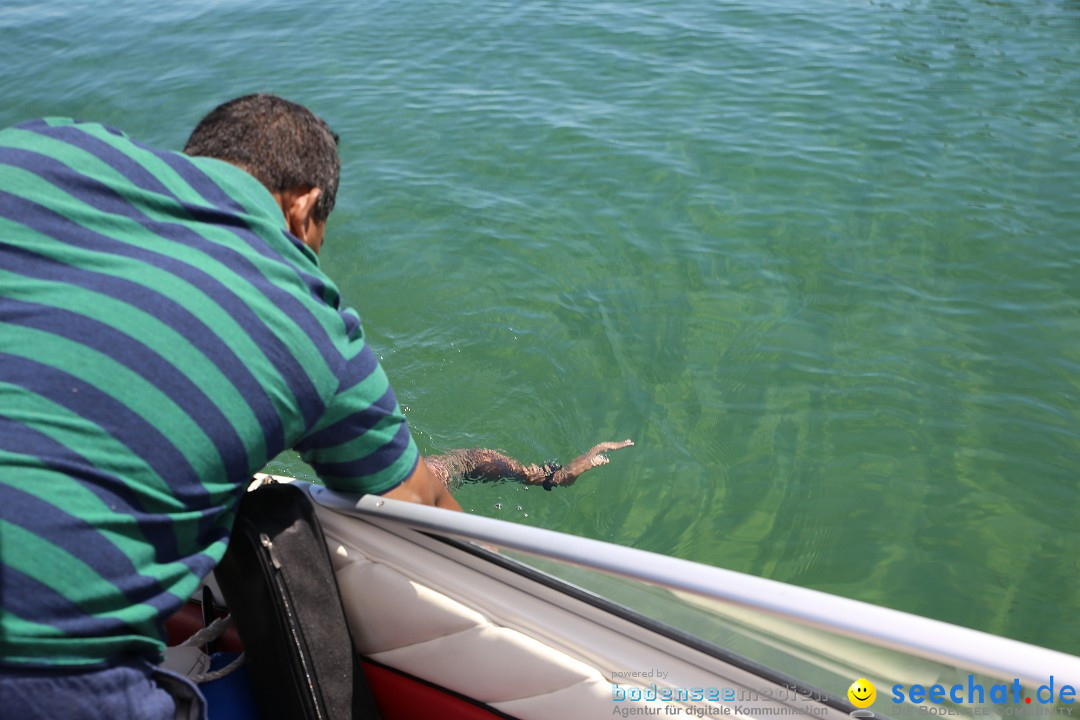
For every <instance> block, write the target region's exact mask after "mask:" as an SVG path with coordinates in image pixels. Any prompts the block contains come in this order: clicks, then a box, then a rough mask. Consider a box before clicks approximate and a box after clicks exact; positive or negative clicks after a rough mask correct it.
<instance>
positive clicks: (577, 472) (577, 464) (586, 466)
mask: <svg viewBox="0 0 1080 720" xmlns="http://www.w3.org/2000/svg"><path fill="white" fill-rule="evenodd" d="M633 444H634V441H633V440H623V441H621V442H602V443H599V444H597V445H593V446H592V448H590V449H589V451H588V452H586V453H585V454H584V455H579V456H578V457H576V458H574V459H573V460H571V461H570V462H569V463H567V464H566V466H565V467H562V468H560V469H558V470H556V471H555V474H554V475H552V476H551V484H552V485H561V486H566V485H573V484H574V482H575V481H576V480H577V479H578V478H579V477H580V476H581V474H582V473H583V472H585V471H586V470H592V469H593V468H594V467H600V466H601V465H607V464H608V463H609V462H611V460H610V459H609V458H608V456H607V455H605V454H604V453H607V452H610V451H612V450H622V449H623V448H624V447H630V446H631V445H633Z"/></svg>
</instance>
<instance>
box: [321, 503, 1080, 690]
mask: <svg viewBox="0 0 1080 720" xmlns="http://www.w3.org/2000/svg"><path fill="white" fill-rule="evenodd" d="M310 492H311V495H312V497H313V499H314V500H315V501H316V502H318V503H319V504H320V505H323V506H324V507H327V508H331V509H334V510H335V511H337V512H341V513H345V514H349V515H354V516H358V517H371V518H381V519H384V520H393V521H395V522H399V523H403V524H405V525H407V526H409V527H412V528H414V529H417V530H424V531H430V532H436V533H440V534H443V535H449V536H454V537H458V538H462V539H466V540H473V541H476V542H480V543H489V544H492V545H495V546H498V547H506V548H513V549H516V550H520V551H523V552H528V553H532V554H535V555H542V556H544V557H549V558H552V559H555V560H561V561H564V562H568V563H572V564H575V565H580V566H583V567H588V568H593V569H595V570H600V571H603V572H608V573H613V574H616V575H622V576H625V577H630V578H634V579H636V580H641V581H644V582H648V583H653V584H655V585H661V586H664V587H668V588H671V589H675V590H683V591H686V592H691V593H696V594H699V595H702V596H705V597H710V598H716V599H719V600H722V601H726V602H730V603H735V604H737V605H741V606H744V607H749V608H753V609H756V610H761V611H764V612H768V613H772V614H774V615H777V616H779V617H783V618H788V619H791V620H794V621H796V622H800V623H803V624H806V625H809V626H813V627H817V628H821V629H823V630H826V631H829V632H834V633H837V634H839V635H844V636H846V637H851V638H855V639H857V640H861V641H865V642H869V643H872V644H875V645H879V646H882V647H887V648H891V649H894V650H898V651H901V652H905V653H909V654H911V655H914V656H916V657H919V658H923V659H926V660H932V661H935V662H940V663H943V664H945V665H955V666H958V667H960V668H964V669H969V670H971V671H974V672H981V673H985V674H987V675H990V676H992V677H998V678H1001V679H1005V680H1011V679H1013V678H1019V679H1020V680H1021V681H1022V682H1025V683H1033V684H1036V685H1041V684H1045V683H1046V682H1048V681H1049V679H1050V677H1051V676H1053V677H1054V682H1055V685H1057V686H1059V687H1060V686H1061V685H1062V684H1066V685H1072V686H1073V687H1080V657H1076V656H1073V655H1067V654H1065V653H1062V652H1058V651H1055V650H1049V649H1046V648H1041V647H1037V646H1035V645H1029V644H1027V643H1023V642H1019V641H1016V640H1010V639H1008V638H1003V637H999V636H996V635H990V634H988V633H984V632H980V631H978V630H971V629H969V628H963V627H959V626H957V625H951V624H949V623H945V622H941V621H938V620H931V619H929V618H924V617H920V616H917V615H912V614H910V613H905V612H901V611H898V610H892V609H889V608H883V607H879V606H876V605H871V604H868V603H864V602H861V601H858V600H851V599H849V598H842V597H838V596H835V595H830V594H828V593H824V592H820V591H817V590H809V589H807V588H801V587H796V586H794V585H788V584H786V583H782V582H778V581H775V580H768V579H765V578H759V577H754V576H752V575H745V574H743V573H739V572H735V571H733V570H724V569H722V568H717V567H712V566H709V565H702V564H700V563H695V562H691V561H689V560H681V559H678V558H673V557H668V556H666V555H660V554H657V553H653V552H648V551H645V550H637V549H634V548H628V547H623V546H621V545H613V544H611V543H606V542H603V541H600V540H592V539H589V538H583V537H578V536H575V535H567V534H564V533H559V532H555V531H552V530H545V529H542V528H535V527H529V526H526V525H517V524H514V523H510V522H506V521H503V520H495V519H493V518H486V517H480V516H477V515H469V514H466V513H457V512H450V511H447V510H441V509H438V508H433V507H428V506H424V505H418V504H415V503H408V502H402V501H400V500H391V499H387V498H381V497H378V496H375V495H366V496H363V497H360V498H359V499H357V497H356V496H349V495H345V494H341V493H335V492H333V491H331V490H329V489H327V488H324V487H321V486H316V485H311V486H310Z"/></svg>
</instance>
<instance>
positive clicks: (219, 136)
mask: <svg viewBox="0 0 1080 720" xmlns="http://www.w3.org/2000/svg"><path fill="white" fill-rule="evenodd" d="M337 142H338V136H337V135H336V134H335V133H334V132H333V131H332V130H331V129H330V126H329V125H327V124H326V122H325V121H323V120H322V119H321V118H319V117H316V116H315V115H314V114H312V112H311V111H310V110H308V109H307V108H306V107H304V106H303V105H297V104H296V103H294V102H289V101H288V100H284V99H282V98H279V97H277V96H275V95H266V94H257V95H245V96H244V97H239V98H236V99H235V100H230V101H228V102H227V103H224V104H222V105H219V106H218V107H216V108H214V109H213V110H212V111H210V114H209V115H207V116H206V117H204V118H203V119H202V121H201V122H199V124H198V126H196V128H195V130H194V131H193V132H192V133H191V137H190V138H188V141H187V145H185V146H184V152H185V153H187V154H188V155H200V156H203V157H212V158H217V159H218V160H225V161H226V162H230V163H232V164H233V165H238V166H240V167H242V168H243V169H244V170H246V171H248V172H249V173H251V174H252V175H254V176H255V178H256V179H257V180H258V181H259V182H261V183H262V184H263V185H265V186H266V187H267V189H269V190H270V191H271V192H283V191H285V190H294V189H296V188H305V187H317V188H319V189H320V190H322V194H321V195H319V199H318V200H317V201H316V203H315V208H314V211H313V216H312V218H313V219H314V220H315V221H316V222H323V221H325V220H326V218H327V217H329V216H330V211H331V210H333V209H334V200H335V199H336V197H337V188H338V178H339V177H340V174H341V161H340V160H339V159H338V153H337Z"/></svg>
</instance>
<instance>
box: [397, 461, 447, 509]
mask: <svg viewBox="0 0 1080 720" xmlns="http://www.w3.org/2000/svg"><path fill="white" fill-rule="evenodd" d="M383 497H388V498H393V499H394V500H405V501H407V502H414V503H420V504H421V505H434V506H435V507H441V508H446V509H447V510H457V511H459V512H460V511H461V505H458V501H457V500H455V499H454V496H453V495H451V494H450V490H449V489H448V488H447V487H446V483H445V482H443V481H442V480H440V479H438V478H436V477H435V474H434V473H432V472H431V469H430V468H429V467H428V465H427V462H425V460H424V458H420V462H418V463H417V464H416V469H415V470H413V473H412V475H410V476H409V477H407V478H406V479H405V482H403V483H401V484H400V485H398V486H397V487H395V488H394V489H393V490H390V491H388V492H385V493H383Z"/></svg>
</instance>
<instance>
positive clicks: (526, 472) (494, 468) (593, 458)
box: [424, 440, 634, 488]
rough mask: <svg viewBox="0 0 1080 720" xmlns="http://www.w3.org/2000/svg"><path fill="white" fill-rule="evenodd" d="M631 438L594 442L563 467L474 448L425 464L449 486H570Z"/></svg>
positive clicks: (432, 459) (604, 462) (601, 463)
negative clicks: (506, 483) (504, 483)
mask: <svg viewBox="0 0 1080 720" xmlns="http://www.w3.org/2000/svg"><path fill="white" fill-rule="evenodd" d="M633 444H634V443H633V441H632V440H623V441H622V442H602V443H600V444H598V445H594V446H593V447H592V448H591V449H590V450H589V451H588V452H586V453H585V454H583V455H579V456H578V457H576V458H574V459H573V460H571V461H570V462H569V463H567V464H566V465H565V466H561V465H559V464H558V463H547V464H545V465H522V464H521V463H520V462H518V461H517V460H515V459H514V458H512V457H508V456H506V455H503V454H502V453H500V452H497V451H495V450H484V449H480V448H473V449H468V450H451V451H449V452H447V453H446V454H445V455H434V456H428V457H425V458H424V459H425V460H427V464H428V467H429V468H431V472H432V474H434V475H435V477H436V478H437V479H439V480H441V481H442V482H443V483H444V484H445V485H446V486H447V487H448V488H449V487H450V485H451V483H453V482H455V481H459V482H462V481H464V482H468V481H479V482H493V481H495V480H517V481H518V482H522V483H525V484H526V485H544V486H545V487H548V488H550V486H552V485H573V484H574V481H575V480H577V479H578V477H579V476H580V475H581V474H582V473H583V472H585V471H586V470H591V469H592V468H594V467H599V466H600V465H604V464H606V463H607V462H608V456H607V455H605V454H604V453H606V452H608V451H610V450H621V449H622V448H624V447H629V446H630V445H633Z"/></svg>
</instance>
